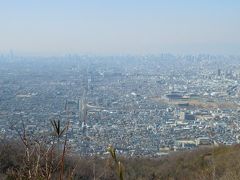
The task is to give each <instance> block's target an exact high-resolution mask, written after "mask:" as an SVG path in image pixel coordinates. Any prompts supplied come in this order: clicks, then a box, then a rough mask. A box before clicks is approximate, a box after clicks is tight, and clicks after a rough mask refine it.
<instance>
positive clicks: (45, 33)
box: [0, 0, 240, 55]
mask: <svg viewBox="0 0 240 180" xmlns="http://www.w3.org/2000/svg"><path fill="white" fill-rule="evenodd" d="M239 8H240V1H237V0H232V1H226V0H225V1H217V0H211V1H209V0H201V1H190V0H181V1H178V0H172V1H163V0H151V1H141V0H138V1H137V0H133V1H127V0H121V1H110V0H101V1H96V0H93V1H77V0H73V1H63V0H52V1H47V0H42V1H27V0H22V1H16V0H12V1H1V2H0V24H1V28H0V38H1V41H0V53H5V52H9V50H12V51H13V52H14V53H15V52H16V53H19V54H34V55H62V54H66V53H77V54H87V53H90V54H158V53H167V52H171V53H178V54H184V53H210V54H233V55H239V47H240V34H239V32H240V20H239V17H240V11H239Z"/></svg>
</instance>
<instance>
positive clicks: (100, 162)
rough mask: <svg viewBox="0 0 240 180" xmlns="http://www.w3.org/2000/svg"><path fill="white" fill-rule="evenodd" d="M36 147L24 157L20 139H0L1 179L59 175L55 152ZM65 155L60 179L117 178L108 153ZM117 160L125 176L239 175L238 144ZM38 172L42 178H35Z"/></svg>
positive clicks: (112, 179)
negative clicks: (161, 155) (153, 156)
mask: <svg viewBox="0 0 240 180" xmlns="http://www.w3.org/2000/svg"><path fill="white" fill-rule="evenodd" d="M35 150H36V151H37V148H35ZM36 151H31V153H32V154H30V157H31V158H30V159H28V160H27V159H26V157H28V154H27V153H26V152H27V151H26V148H24V146H21V143H19V142H4V143H1V144H0V179H46V178H44V177H46V174H48V176H49V179H59V176H58V174H59V171H61V169H58V161H57V160H56V159H57V156H56V153H54V152H52V153H51V154H48V155H46V154H47V151H49V150H47V149H45V150H44V149H41V148H39V153H36ZM54 156H55V159H54V158H53V157H54ZM65 159H66V160H65V162H64V167H63V169H64V171H63V172H64V173H63V175H62V177H61V178H62V179H86V180H87V179H111V180H114V179H118V177H117V172H116V168H114V163H113V160H112V159H111V158H110V157H109V158H98V157H88V158H81V157H78V156H73V155H71V156H70V155H66V156H65ZM119 160H120V161H121V163H122V164H123V174H124V179H128V180H131V179H134V180H135V179H152V180H153V179H164V180H166V179H177V180H181V179H184V180H187V179H191V180H192V179H195V180H197V179H226V180H229V179H233V180H234V179H240V145H234V146H220V147H216V148H214V149H211V148H205V149H197V150H194V151H185V152H177V153H173V154H171V155H170V156H167V157H163V158H156V159H153V158H151V159H149V158H143V157H140V158H119ZM37 162H38V163H37ZM46 162H48V163H46ZM60 162H61V156H60ZM54 164H56V166H54ZM46 165H47V167H46ZM54 167H55V169H54ZM48 168H49V170H48ZM29 173H30V177H31V178H29ZM38 176H39V177H42V178H37V177H38ZM26 177H28V178H26Z"/></svg>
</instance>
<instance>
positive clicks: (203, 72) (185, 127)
mask: <svg viewBox="0 0 240 180" xmlns="http://www.w3.org/2000/svg"><path fill="white" fill-rule="evenodd" d="M239 62H240V57H239V56H221V55H219V56H217V55H208V54H199V55H174V54H159V55H145V56H133V55H123V56H120V55H118V56H94V55H72V54H70V55H65V56H52V57H38V56H34V57H28V56H26V57H24V56H17V55H15V54H13V53H8V54H2V55H0V77H1V78H0V87H1V88H0V138H1V139H5V138H6V139H16V138H19V131H22V130H23V129H24V130H25V131H26V133H27V134H28V135H30V136H33V137H35V138H41V137H44V136H48V135H49V134H51V132H52V131H53V130H52V126H51V120H60V121H61V123H62V124H63V125H64V124H66V123H67V122H69V129H68V132H67V135H68V145H69V148H70V149H71V151H72V152H74V153H77V154H80V155H83V156H94V155H100V156H104V155H105V154H106V148H107V147H108V145H109V144H111V145H113V146H114V147H115V148H116V150H117V152H118V153H119V154H121V155H123V156H133V157H135V156H136V157H137V156H147V157H155V156H164V155H167V154H169V153H171V152H173V151H182V150H189V149H196V148H200V147H207V146H210V147H211V146H219V145H221V144H225V145H233V144H236V143H239V141H240V131H239V125H240V122H239V117H240V87H239V81H240V64H239Z"/></svg>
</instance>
